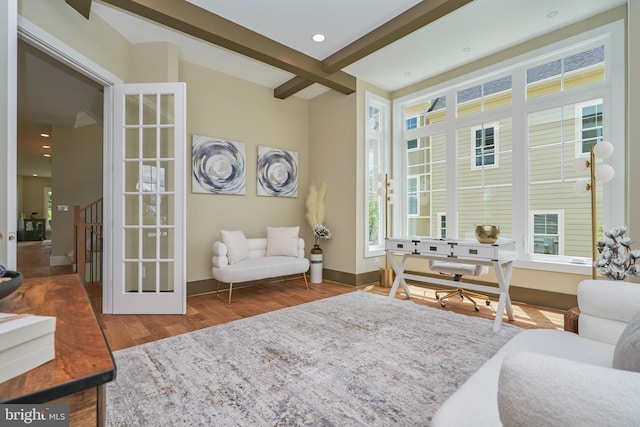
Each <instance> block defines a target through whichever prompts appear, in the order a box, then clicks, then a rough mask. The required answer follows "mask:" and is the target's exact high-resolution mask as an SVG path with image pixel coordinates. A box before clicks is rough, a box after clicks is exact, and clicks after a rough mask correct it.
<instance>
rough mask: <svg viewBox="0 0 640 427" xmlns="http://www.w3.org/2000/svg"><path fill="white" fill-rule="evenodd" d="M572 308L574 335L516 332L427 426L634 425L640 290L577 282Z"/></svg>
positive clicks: (639, 406) (639, 384) (638, 421)
mask: <svg viewBox="0 0 640 427" xmlns="http://www.w3.org/2000/svg"><path fill="white" fill-rule="evenodd" d="M578 306H579V308H580V317H579V318H578V334H575V333H573V332H567V331H559V330H551V329H533V330H526V331H523V332H521V333H519V334H518V335H516V336H515V337H513V338H512V339H511V340H510V341H509V342H508V343H507V344H505V345H504V346H503V347H502V348H501V349H500V350H499V351H498V352H497V353H496V354H495V355H494V356H493V357H492V358H491V359H490V360H488V361H487V362H486V363H485V364H484V365H483V366H482V367H481V368H480V369H479V370H478V371H477V372H476V373H475V374H473V375H472V376H471V377H470V378H469V379H468V380H467V381H466V382H465V383H464V384H463V385H462V386H461V387H460V388H459V389H458V390H457V391H456V392H455V393H454V394H453V395H452V396H450V397H449V398H448V399H447V400H446V401H445V402H444V403H443V404H442V405H441V407H440V408H439V409H438V410H437V411H436V413H435V414H434V416H433V419H432V424H431V425H432V426H446V427H455V426H470V425H473V426H500V425H505V426H527V427H533V426H545V427H547V426H580V427H584V426H599V427H601V426H640V373H639V372H638V371H640V284H635V283H628V282H616V281H604V280H585V281H582V282H581V283H580V284H579V285H578ZM621 336H622V337H621ZM612 366H616V367H617V368H619V369H614V368H613V367H612Z"/></svg>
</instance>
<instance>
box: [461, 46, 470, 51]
mask: <svg viewBox="0 0 640 427" xmlns="http://www.w3.org/2000/svg"><path fill="white" fill-rule="evenodd" d="M470 50H471V48H470V47H469V46H467V47H464V48H462V51H463V52H469V51H470Z"/></svg>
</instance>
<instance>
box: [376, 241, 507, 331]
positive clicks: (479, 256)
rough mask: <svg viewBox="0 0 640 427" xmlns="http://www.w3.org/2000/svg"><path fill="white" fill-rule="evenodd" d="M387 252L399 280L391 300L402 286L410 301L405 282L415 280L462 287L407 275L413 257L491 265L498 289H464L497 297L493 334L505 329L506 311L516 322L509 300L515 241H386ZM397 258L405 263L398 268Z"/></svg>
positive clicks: (396, 281)
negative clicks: (410, 259) (503, 322)
mask: <svg viewBox="0 0 640 427" xmlns="http://www.w3.org/2000/svg"><path fill="white" fill-rule="evenodd" d="M385 251H386V252H387V259H388V260H389V264H390V265H391V268H393V271H394V273H395V274H396V278H395V279H394V281H393V286H392V287H391V292H390V293H389V298H395V295H396V292H397V291H398V287H399V286H402V289H403V290H404V293H405V295H407V298H411V292H410V291H409V286H407V282H406V281H405V279H410V280H415V281H418V282H424V283H435V284H438V285H445V286H456V287H459V286H460V284H459V283H455V284H454V283H452V281H451V280H444V279H439V278H437V277H436V278H433V277H425V276H419V275H416V274H409V273H405V272H404V269H405V266H406V264H407V260H408V259H409V258H411V257H417V258H424V259H433V260H440V261H447V262H457V263H462V264H475V265H488V266H490V267H493V269H494V271H495V274H496V278H497V280H498V289H496V288H494V287H491V286H486V285H477V284H474V283H464V288H465V289H469V290H473V291H478V292H485V293H491V294H498V295H499V299H498V308H497V309H496V319H495V321H494V324H493V330H494V331H498V330H500V326H501V325H502V315H503V314H504V312H505V310H506V312H507V317H508V318H509V320H513V310H512V308H511V298H510V297H509V286H510V285H511V273H512V272H513V260H514V259H515V242H514V241H512V240H503V239H500V240H498V241H497V242H496V243H493V244H488V243H478V241H476V240H456V239H446V240H445V239H420V238H417V237H416V238H411V237H407V238H402V239H387V240H386V241H385ZM394 254H401V255H402V259H401V261H400V263H399V264H398V263H397V262H396V258H395V257H394Z"/></svg>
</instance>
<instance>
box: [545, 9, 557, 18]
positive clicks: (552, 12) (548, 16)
mask: <svg viewBox="0 0 640 427" xmlns="http://www.w3.org/2000/svg"><path fill="white" fill-rule="evenodd" d="M556 16H558V11H557V10H552V11H551V12H549V13H547V18H554V17H556Z"/></svg>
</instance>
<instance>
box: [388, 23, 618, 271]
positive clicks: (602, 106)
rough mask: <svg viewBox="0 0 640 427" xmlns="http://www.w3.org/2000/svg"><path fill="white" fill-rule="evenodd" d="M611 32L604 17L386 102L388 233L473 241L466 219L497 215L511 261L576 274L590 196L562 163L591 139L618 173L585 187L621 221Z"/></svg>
mask: <svg viewBox="0 0 640 427" xmlns="http://www.w3.org/2000/svg"><path fill="white" fill-rule="evenodd" d="M623 29H624V25H623V22H622V21H618V22H615V23H612V24H608V25H606V26H604V27H601V28H598V29H594V30H590V31H589V32H588V33H585V34H583V35H581V36H576V37H574V38H572V39H571V40H567V41H565V42H560V43H556V44H554V45H553V47H548V48H543V49H540V50H537V51H535V52H531V53H529V54H525V55H522V56H520V57H518V58H513V59H512V60H510V61H509V62H508V63H504V64H495V65H493V66H490V67H488V68H487V69H485V70H482V71H478V72H476V73H472V74H469V75H467V76H462V77H459V78H457V79H456V80H454V81H451V82H443V83H442V84H441V85H439V86H436V87H434V88H430V89H426V90H423V91H421V92H418V93H415V94H413V95H407V96H405V97H403V98H400V99H397V100H396V101H395V104H394V112H395V111H397V112H398V115H399V116H398V117H397V119H396V120H397V123H398V129H400V132H399V134H398V141H397V142H396V143H395V145H394V147H395V156H396V157H397V158H398V159H400V161H399V164H401V165H402V170H401V171H400V173H402V174H404V183H405V187H406V188H405V189H404V190H403V192H401V193H400V194H397V195H396V197H398V199H400V200H401V199H402V198H404V201H405V203H400V204H399V205H398V207H402V208H403V209H404V210H403V211H401V212H398V214H399V216H400V217H401V219H402V229H401V230H399V231H398V232H397V233H396V234H398V235H412V236H425V237H426V236H430V237H442V236H448V237H451V238H459V239H474V238H475V225H477V224H482V223H489V224H497V225H499V226H500V229H501V237H504V238H510V239H513V240H515V241H516V243H517V245H516V247H517V248H518V249H517V262H518V263H519V264H518V265H521V266H526V267H527V268H543V269H551V270H556V271H565V272H579V273H584V271H585V269H584V268H583V266H589V265H590V263H591V261H590V258H591V243H590V242H591V217H590V215H591V210H590V197H588V196H584V195H578V194H575V192H574V191H573V184H574V183H575V182H576V181H577V180H579V179H583V178H588V174H586V176H585V174H584V173H582V172H577V171H576V170H575V167H574V160H575V158H576V156H583V155H584V154H586V153H588V152H589V149H590V147H591V146H592V145H593V144H595V143H597V142H598V141H601V140H603V139H606V140H609V141H611V142H612V143H613V144H614V146H615V147H616V154H617V153H620V155H619V156H616V155H614V156H612V157H611V158H609V159H607V160H606V162H607V163H609V164H611V165H612V166H614V168H615V169H616V174H615V176H614V180H616V179H617V180H618V181H617V183H613V182H609V183H607V184H605V185H603V184H602V183H598V185H596V186H595V188H594V193H595V196H596V206H597V208H598V211H597V212H596V223H597V225H598V226H599V227H609V226H612V225H615V224H618V223H624V218H623V216H624V213H623V210H621V209H616V206H624V188H625V183H624V179H625V178H624V177H625V171H624V169H625V164H624V154H623V153H624V144H625V142H624V141H625V135H624V111H625V107H624V106H625V99H624V98H625V97H624V78H615V76H621V75H623V73H624V69H623V68H621V64H624V48H623V46H624V43H623V42H622V41H621V40H623V39H624V31H623ZM447 99H454V100H455V102H454V103H452V105H449V106H447V102H446V100H447ZM435 100H443V101H442V102H441V103H440V105H441V107H440V108H438V110H437V115H434V116H433V117H437V118H438V120H430V119H429V117H430V116H429V115H428V114H435V113H436V111H434V110H435V109H433V108H431V107H432V106H433V104H434V103H435ZM438 102H440V101H438ZM408 119H410V120H411V121H410V123H411V127H410V128H409V126H407V124H408V123H409V122H408V121H407V120H408ZM617 157H619V158H617ZM598 161H601V160H598ZM402 178H403V176H401V175H396V180H398V181H401V182H403V180H402Z"/></svg>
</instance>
